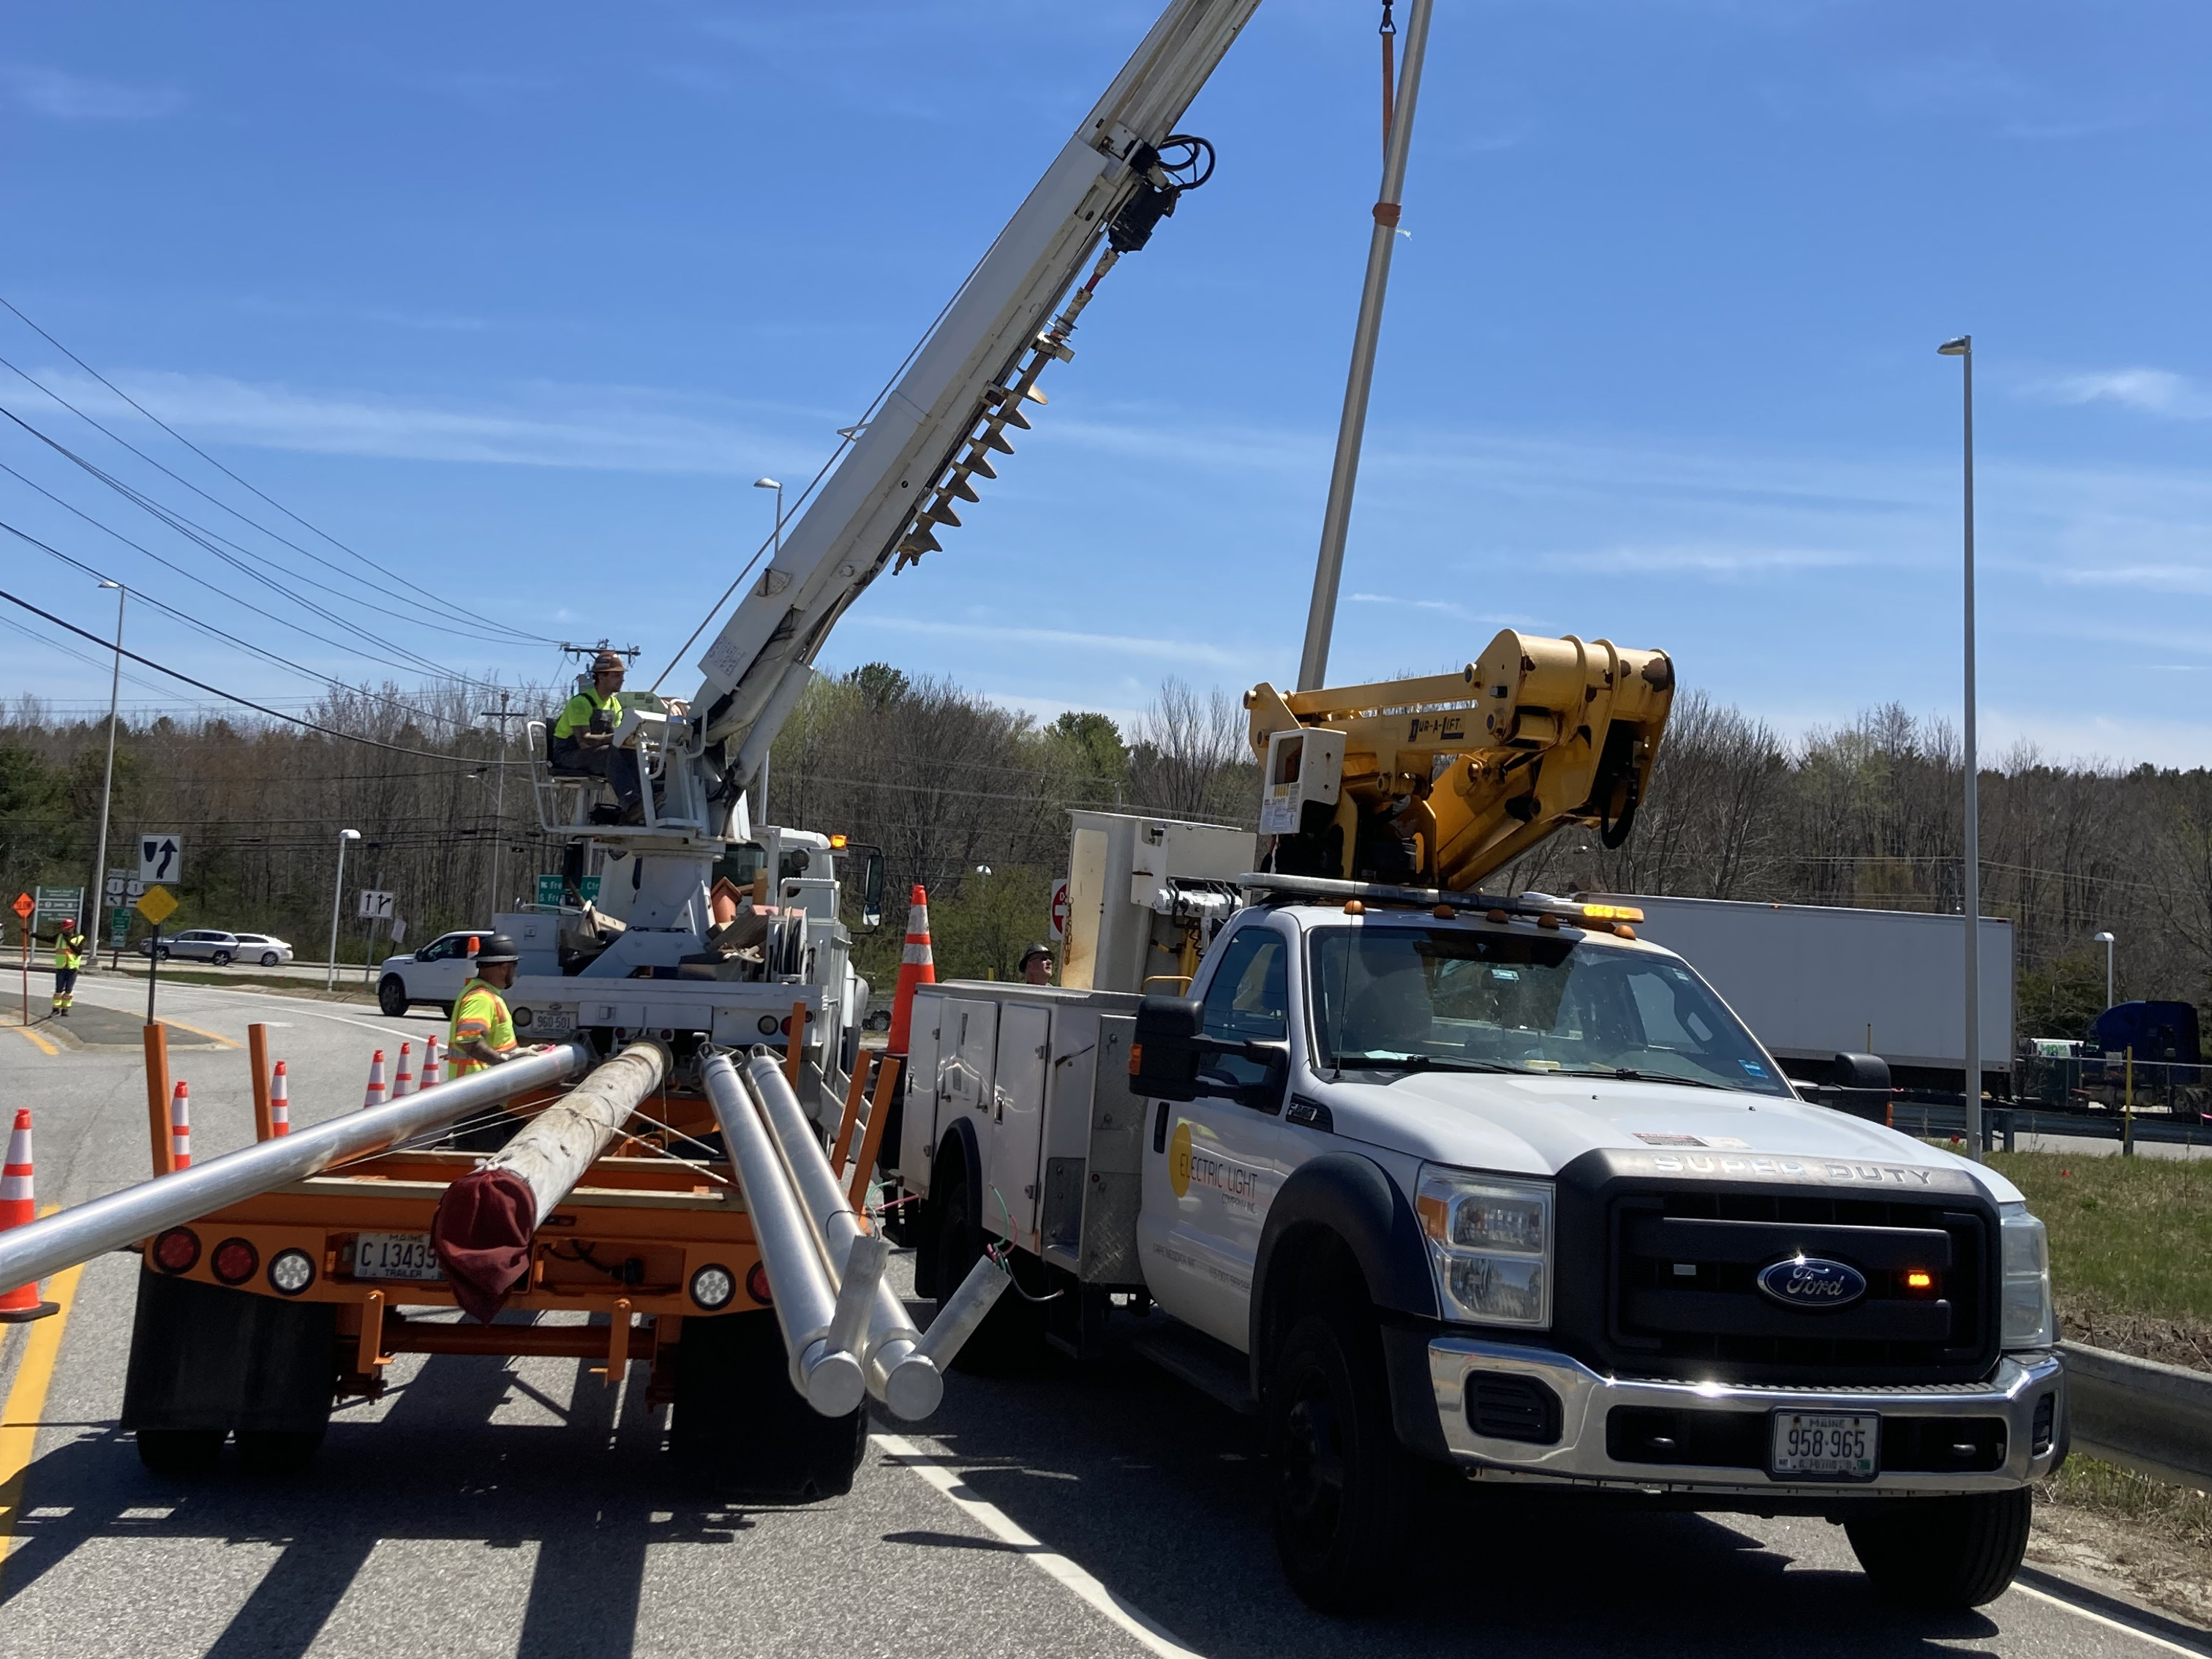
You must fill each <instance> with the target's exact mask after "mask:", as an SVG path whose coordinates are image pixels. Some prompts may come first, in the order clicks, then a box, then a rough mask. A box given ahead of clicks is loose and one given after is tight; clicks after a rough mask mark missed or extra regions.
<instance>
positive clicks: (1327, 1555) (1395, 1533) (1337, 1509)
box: [1266, 1305, 1419, 1613]
mask: <svg viewBox="0 0 2212 1659" xmlns="http://www.w3.org/2000/svg"><path fill="white" fill-rule="evenodd" d="M1266 1394H1267V1450H1268V1454H1269V1456H1270V1459H1271V1461H1272V1462H1273V1465H1274V1510H1275V1552H1276V1553H1277V1555H1278V1556H1279V1557H1280V1559H1281V1561H1282V1565H1283V1573H1284V1576H1285V1577H1287V1578H1288V1579H1289V1580H1290V1583H1291V1589H1293V1590H1295V1591H1297V1595H1298V1598H1299V1599H1300V1600H1301V1601H1304V1602H1305V1603H1306V1604H1307V1605H1308V1606H1309V1607H1313V1608H1315V1609H1316V1610H1317V1611H1319V1612H1322V1613H1355V1612H1358V1611H1359V1610H1360V1609H1361V1608H1363V1607H1368V1606H1370V1605H1372V1604H1373V1603H1374V1602H1375V1601H1378V1600H1379V1599H1380V1598H1381V1597H1383V1595H1386V1594H1388V1593H1389V1589H1390V1588H1391V1586H1392V1584H1393V1583H1394V1582H1395V1568H1396V1565H1397V1563H1398V1562H1399V1560H1400V1559H1401V1554H1402V1548H1401V1546H1402V1544H1403V1541H1404V1540H1405V1537H1406V1534H1407V1524H1408V1522H1409V1521H1410V1519H1411V1517H1412V1516H1413V1509H1414V1504H1415V1502H1416V1500H1417V1498H1418V1497H1419V1480H1418V1478H1417V1476H1418V1472H1417V1470H1416V1469H1415V1468H1414V1466H1413V1459H1412V1457H1411V1456H1410V1455H1407V1452H1406V1450H1405V1449H1403V1448H1402V1447H1401V1446H1400V1445H1399V1443H1398V1436H1397V1431H1396V1430H1395V1428H1394V1427H1393V1426H1392V1424H1391V1419H1390V1393H1389V1381H1388V1379H1387V1377H1386V1376H1385V1375H1384V1371H1383V1347H1382V1339H1381V1335H1380V1334H1379V1333H1378V1331H1377V1330H1376V1326H1375V1321H1374V1316H1373V1315H1372V1314H1371V1313H1370V1312H1368V1311H1367V1310H1365V1309H1364V1308H1360V1309H1357V1310H1354V1309H1352V1308H1350V1307H1347V1306H1342V1305H1337V1306H1325V1307H1324V1308H1322V1309H1321V1310H1316V1311H1314V1312H1310V1313H1308V1314H1306V1315H1305V1316H1304V1317H1303V1318H1301V1319H1300V1320H1299V1321H1298V1322H1297V1323H1296V1324H1295V1325H1293V1326H1292V1327H1291V1332H1290V1334H1289V1335H1288V1336H1287V1337H1285V1339H1284V1341H1283V1345H1282V1346H1281V1348H1280V1349H1279V1351H1278V1352H1277V1355H1276V1358H1275V1360H1274V1363H1273V1365H1272V1366H1271V1368H1270V1375H1269V1376H1268V1378H1267V1385H1266Z"/></svg>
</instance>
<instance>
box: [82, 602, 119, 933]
mask: <svg viewBox="0 0 2212 1659" xmlns="http://www.w3.org/2000/svg"><path fill="white" fill-rule="evenodd" d="M100 586H102V587H112V588H113V589H114V590H115V668H114V671H113V672H112V674H111V675H110V676H109V678H108V682H107V771H106V775H104V776H103V777H102V778H101V780H100V842H99V845H98V846H96V847H95V848H94V849H93V854H92V891H91V892H90V893H88V894H87V895H86V896H85V905H86V908H88V909H90V910H91V912H92V915H90V916H88V917H85V918H82V920H84V921H89V922H90V923H91V924H92V925H91V926H90V927H87V928H86V929H85V932H87V933H89V934H91V935H92V965H93V966H94V968H98V967H99V966H100V911H101V910H102V909H103V908H106V905H107V809H108V805H109V803H110V802H111V801H112V800H113V799H114V798H115V720H116V711H117V708H118V705H119V703H120V701H121V699H122V696H123V600H124V589H123V584H122V583H121V582H102V583H100ZM111 966H112V968H113V969H117V970H119V969H121V968H122V966H123V951H122V947H121V946H119V945H118V946H117V948H116V952H115V959H114V961H113V963H112V964H111Z"/></svg>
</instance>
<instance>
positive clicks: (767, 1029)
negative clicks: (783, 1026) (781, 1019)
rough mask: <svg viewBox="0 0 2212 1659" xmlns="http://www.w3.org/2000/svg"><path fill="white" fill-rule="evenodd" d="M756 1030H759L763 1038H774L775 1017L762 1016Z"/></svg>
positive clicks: (772, 1015)
mask: <svg viewBox="0 0 2212 1659" xmlns="http://www.w3.org/2000/svg"><path fill="white" fill-rule="evenodd" d="M756 1029H757V1030H759V1032H760V1034H761V1035H762V1036H775V1015H774V1014H763V1015H762V1016H761V1017H760V1019H759V1021H758V1022H757V1028H756Z"/></svg>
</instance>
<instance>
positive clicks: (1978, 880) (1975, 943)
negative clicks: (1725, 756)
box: [1936, 334, 1982, 1163]
mask: <svg viewBox="0 0 2212 1659" xmlns="http://www.w3.org/2000/svg"><path fill="white" fill-rule="evenodd" d="M1936 349H1937V350H1938V351H1940V352H1941V353H1942V355H1943V356H1947V357H1956V358H1958V359H1959V360H1960V365H1961V366H1962V367H1963V368H1964V369H1965V371H1966V379H1965V381H1964V385H1965V387H1966V733H1965V736H1966V837H1965V839H1966V849H1965V850H1966V856H1965V867H1964V872H1963V875H1962V878H1961V885H1962V886H1963V887H1964V889H1965V892H1964V894H1963V898H1964V902H1963V903H1962V904H1961V905H1960V912H1961V914H1962V915H1964V917H1965V919H1966V1079H1965V1082H1966V1156H1967V1157H1969V1158H1972V1159H1973V1160H1974V1161H1975V1162H1976V1163H1980V1162H1981V1158H1982V833H1981V805H1980V782H1981V763H1980V762H1979V761H1978V759H1977V758H1976V754H1975V749H1974V337H1973V336H1972V335H1971V334H1961V335H1960V336H1959V337H1958V338H1956V339H1954V340H1946V341H1945V342H1944V343H1942V345H1940V346H1938V347H1937V348H1936Z"/></svg>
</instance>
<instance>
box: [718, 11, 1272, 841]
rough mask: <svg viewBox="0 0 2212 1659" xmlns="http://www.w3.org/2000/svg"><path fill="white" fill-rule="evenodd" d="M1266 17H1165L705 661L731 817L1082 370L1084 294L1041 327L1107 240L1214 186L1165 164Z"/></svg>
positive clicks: (1200, 153) (1135, 241) (1120, 241)
mask: <svg viewBox="0 0 2212 1659" xmlns="http://www.w3.org/2000/svg"><path fill="white" fill-rule="evenodd" d="M1258 5H1259V0H1173V3H1171V4H1170V5H1169V7H1168V8H1167V9H1166V10H1165V11H1164V12H1163V13H1162V14H1161V15H1160V18H1159V20H1158V21H1157V22H1156V23H1154V24H1153V26H1152V30H1151V32H1150V33H1148V34H1146V37H1145V40H1144V42H1143V44H1142V45H1141V46H1139V47H1138V49H1137V51H1136V52H1135V54H1134V55H1133V56H1132V57H1131V58H1130V59H1129V61H1128V63H1127V64H1126V65H1125V66H1124V67H1123V69H1122V70H1121V74H1120V75H1119V76H1116V77H1115V81H1114V83H1113V85H1112V86H1111V87H1109V88H1108V89H1107V92H1106V94H1105V96H1104V97H1103V98H1102V99H1100V100H1099V101H1098V104H1097V107H1096V108H1095V109H1093V110H1092V111H1091V113H1090V114H1089V115H1088V116H1086V117H1085V119H1084V121H1083V124H1082V125H1080V126H1079V127H1078V128H1077V129H1076V131H1075V133H1074V135H1073V137H1070V138H1069V139H1068V141H1067V143H1066V147H1065V148H1064V149H1062V150H1061V151H1060V155H1058V156H1057V157H1056V158H1055V159H1054V161H1053V163H1052V165H1051V166H1050V167H1048V168H1046V169H1045V173H1044V176H1043V178H1042V179H1039V180H1038V181H1037V184H1036V187H1035V188H1034V189H1033V190H1031V191H1030V193H1029V196H1028V197H1027V199H1026V200H1024V202H1023V204H1022V205H1021V208H1020V210H1018V212H1016V213H1015V215H1014V216H1013V217H1012V220H1010V221H1009V222H1007V224H1006V228H1005V229H1004V230H1002V231H1000V233H999V236H998V239H997V240H996V241H994V243H993V244H992V246H991V248H990V250H989V252H987V253H986V254H985V255H984V256H983V258H982V261H981V264H978V265H977V266H976V267H975V271H974V273H973V274H972V275H971V276H969V278H968V280H967V282H966V283H963V285H962V287H961V289H960V292H959V294H958V295H957V297H956V298H955V299H954V301H953V302H952V304H951V306H950V307H947V309H946V310H945V314H944V315H943V317H942V318H941V319H939V322H938V324H937V325H936V326H935V328H933V330H932V331H931V332H930V334H929V337H928V338H927V340H926V341H925V342H924V343H923V344H922V346H921V349H919V350H918V351H917V352H916V354H915V357H914V359H913V362H912V363H911V364H910V366H909V367H908V368H907V370H906V372H905V374H903V375H902V376H901V377H900V379H899V381H898V383H897V385H896V386H895V387H893V388H892V389H891V391H890V392H889V393H888V394H887V395H886V396H885V398H884V400H883V403H882V404H881V406H880V407H879V408H878V410H876V412H875V414H874V416H873V418H872V420H870V422H868V424H867V425H866V427H865V428H862V429H861V430H860V432H859V434H858V435H857V437H856V439H855V440H854V444H853V447H852V451H851V453H849V454H848V455H847V456H846V457H845V458H844V459H843V460H842V462H841V463H840V464H839V465H838V466H837V469H836V471H835V472H833V473H832V474H831V475H830V477H829V479H828V481H827V482H826V483H824V484H823V488H822V489H821V491H820V493H819V494H817V495H816V496H815V498H814V500H813V501H811V502H810V503H809V504H808V505H807V507H806V508H805V511H804V512H803V513H801V514H800V515H799V518H798V519H797V520H795V521H794V522H793V524H792V525H791V526H790V528H789V529H788V531H787V532H786V535H785V537H784V540H783V545H782V548H781V550H780V551H779V552H778V554H777V555H776V556H775V559H774V560H773V561H772V562H770V563H769V566H768V568H766V569H765V570H763V572H762V573H761V575H760V577H759V579H758V580H757V581H756V582H754V584H753V585H752V586H751V587H750V589H749V590H748V591H747V592H746V594H745V597H744V599H743V600H741V601H740V602H739V604H738V608H737V610H736V611H735V612H734V613H733V614H732V616H731V617H730V620H729V622H728V623H727V624H726V625H725V626H724V628H723V629H722V631H721V632H720V635H717V636H716V638H715V639H714V643H713V644H712V645H710V646H709V647H708V650H707V653H706V655H705V656H704V657H703V658H702V659H701V661H700V664H699V666H700V670H701V671H702V673H703V674H704V675H705V676H706V684H704V686H703V687H702V689H701V691H700V694H699V696H698V697H697V698H696V700H695V702H693V705H692V707H693V708H694V709H696V710H697V711H699V715H700V726H699V738H698V739H697V741H698V743H699V745H700V747H699V750H698V751H697V752H699V754H700V757H701V759H702V761H704V762H705V763H707V765H708V769H709V771H710V772H711V773H713V774H717V775H718V776H716V777H715V778H714V784H715V785H716V786H718V787H714V790H713V793H714V794H715V795H716V796H717V797H719V799H721V800H722V801H723V802H724V803H725V804H726V810H732V809H733V808H734V799H735V796H736V794H737V792H738V789H740V788H742V787H744V785H745V784H747V783H749V782H750V781H751V780H752V779H753V778H754V777H755V776H756V775H757V773H758V771H759V769H760V763H761V761H762V759H763V757H764V756H765V754H766V752H767V749H768V745H769V743H770V741H771V740H772V739H773V738H774V737H775V732H776V729H777V728H778V727H779V726H781V724H782V722H783V720H784V719H785V718H786V717H787V715H788V714H789V713H790V711H791V709H792V708H793V705H795V704H796V702H798V700H799V694H800V692H801V691H803V690H805V684H806V680H807V678H808V675H809V673H810V672H811V664H812V662H813V660H814V658H815V655H816V653H817V652H819V651H820V649H821V648H822V644H823V640H824V639H825V638H826V637H827V635H828V634H829V629H830V628H831V627H832V626H833V625H834V624H835V623H836V620H837V618H838V617H840V616H842V614H843V613H844V611H845V610H846V608H847V607H848V606H849V605H851V604H852V603H853V601H854V599H857V598H858V597H859V596H860V593H861V592H862V590H864V589H865V588H866V586H868V584H869V583H870V582H872V581H873V580H875V579H876V577H877V576H878V575H879V574H882V572H883V568H884V565H885V564H887V563H889V562H890V560H891V559H892V557H893V556H895V555H896V556H899V558H900V562H901V563H902V564H903V563H905V562H907V561H908V560H909V559H912V558H918V557H920V556H921V554H922V553H925V552H928V551H932V550H934V549H935V548H936V546H937V543H936V540H935V538H933V536H932V535H931V534H930V532H931V530H932V528H933V526H938V525H957V524H958V523H959V520H958V518H957V516H955V514H954V512H953V509H952V507H951V502H952V501H955V500H963V501H972V500H974V499H975V493H974V491H973V489H972V488H971V487H970V486H969V483H968V480H969V477H974V476H980V477H991V476H993V474H992V472H991V469H990V464H989V457H990V455H991V454H992V453H1006V451H1008V450H1010V449H1011V447H1012V446H1011V444H1010V443H1008V442H1007V441H1006V438H1005V435H1004V431H1005V428H1006V427H1008V426H1012V427H1013V428H1016V429H1017V430H1018V429H1020V428H1023V427H1025V426H1027V425H1028V424H1029V422H1027V421H1026V420H1025V419H1024V418H1023V416H1022V415H1021V412H1020V411H1021V402H1022V399H1023V398H1024V395H1025V394H1026V393H1027V392H1028V391H1029V387H1030V385H1031V384H1032V383H1033V382H1034V380H1035V379H1036V373H1037V371H1038V370H1039V369H1041V368H1042V367H1043V365H1044V364H1045V363H1046V362H1050V361H1052V360H1053V359H1054V358H1059V359H1061V360H1065V359H1066V358H1067V357H1069V356H1073V353H1072V352H1070V351H1069V349H1067V346H1066V332H1067V331H1069V330H1071V329H1072V328H1073V319H1074V316H1075V314H1076V313H1078V312H1079V311H1080V310H1081V308H1082V305H1083V304H1084V303H1085V301H1087V300H1088V297H1089V284H1087V283H1086V284H1085V288H1084V289H1082V290H1081V291H1080V292H1079V293H1078V294H1077V295H1076V296H1075V298H1074V300H1073V302H1072V303H1071V304H1070V306H1069V307H1068V310H1067V311H1066V313H1063V315H1062V317H1061V318H1060V321H1059V322H1058V323H1057V324H1055V325H1054V326H1053V328H1052V330H1051V331H1049V332H1048V331H1047V329H1046V324H1047V319H1048V318H1049V317H1050V316H1051V313H1052V309H1053V307H1054V305H1055V304H1056V303H1057V302H1058V301H1060V298H1061V296H1062V295H1066V293H1067V292H1068V290H1069V289H1070V288H1071V287H1072V286H1073V283H1074V282H1075V280H1076V276H1077V273H1078V272H1079V270H1081V268H1082V265H1083V263H1084V261H1085V259H1087V258H1090V256H1091V251H1092V250H1093V249H1094V248H1095V247H1097V245H1098V243H1099V241H1100V240H1101V238H1102V237H1106V236H1107V235H1108V233H1109V227H1111V228H1112V232H1113V234H1112V235H1111V237H1110V239H1109V240H1110V241H1111V243H1112V247H1111V250H1110V251H1109V252H1108V253H1107V254H1106V256H1105V259H1106V261H1107V262H1108V263H1110V262H1111V260H1112V259H1113V258H1115V257H1116V256H1117V254H1118V253H1119V252H1121V251H1122V250H1123V249H1124V248H1127V247H1135V246H1142V245H1143V241H1144V239H1145V237H1146V235H1147V234H1149V233H1150V231H1151V229H1152V225H1153V223H1154V222H1156V221H1157V220H1158V218H1159V217H1160V216H1163V215H1164V214H1165V213H1169V212H1172V211H1173V210H1174V201H1175V197H1176V194H1177V193H1178V192H1179V191H1180V190H1181V189H1182V188H1188V186H1189V185H1192V184H1195V183H1199V182H1202V181H1203V179H1204V176H1205V175H1204V173H1203V172H1202V171H1198V172H1196V173H1195V175H1194V177H1192V178H1189V179H1182V178H1179V177H1177V176H1176V172H1177V169H1178V165H1179V164H1178V163H1177V161H1176V160H1174V159H1173V158H1170V159H1169V160H1168V161H1167V162H1166V165H1165V166H1163V165H1162V158H1161V156H1160V152H1161V151H1162V150H1163V149H1167V148H1168V147H1169V140H1170V137H1172V136H1174V128H1175V125H1176V122H1177V121H1178V120H1179V119H1181V118H1182V113H1183V112H1184V111H1185V110H1186V109H1187V108H1188V106H1189V104H1190V101H1191V100H1192V99H1193V98H1194V97H1195V96H1196V95H1197V94H1198V91H1199V89H1200V88H1201V87H1203V86H1204V85H1205V84H1206V79H1207V77H1208V76H1211V75H1212V73H1213V70H1214V68H1215V66H1216V65H1217V64H1219V63H1220V61H1221V58H1222V57H1223V55H1224V54H1225V52H1227V51H1228V50H1229V47H1230V46H1231V44H1232V43H1233V42H1234V41H1235V40H1236V38H1237V33H1238V32H1239V31H1240V30H1242V29H1243V27H1244V24H1245V22H1246V21H1248V20H1249V18H1250V16H1251V15H1252V13H1253V11H1254V10H1255V9H1256V8H1257V6H1258ZM1188 150H1189V160H1188V161H1187V162H1184V163H1182V164H1180V165H1181V166H1183V167H1191V168H1194V169H1195V168H1197V167H1202V166H1210V161H1208V160H1206V158H1207V157H1209V156H1210V151H1209V150H1208V149H1207V148H1206V146H1204V145H1203V144H1202V143H1197V142H1195V141H1194V142H1192V143H1190V144H1189V145H1188ZM1092 280H1093V281H1095V280H1096V276H1095V275H1094V276H1093V278H1092ZM1040 401H1041V400H1040Z"/></svg>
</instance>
